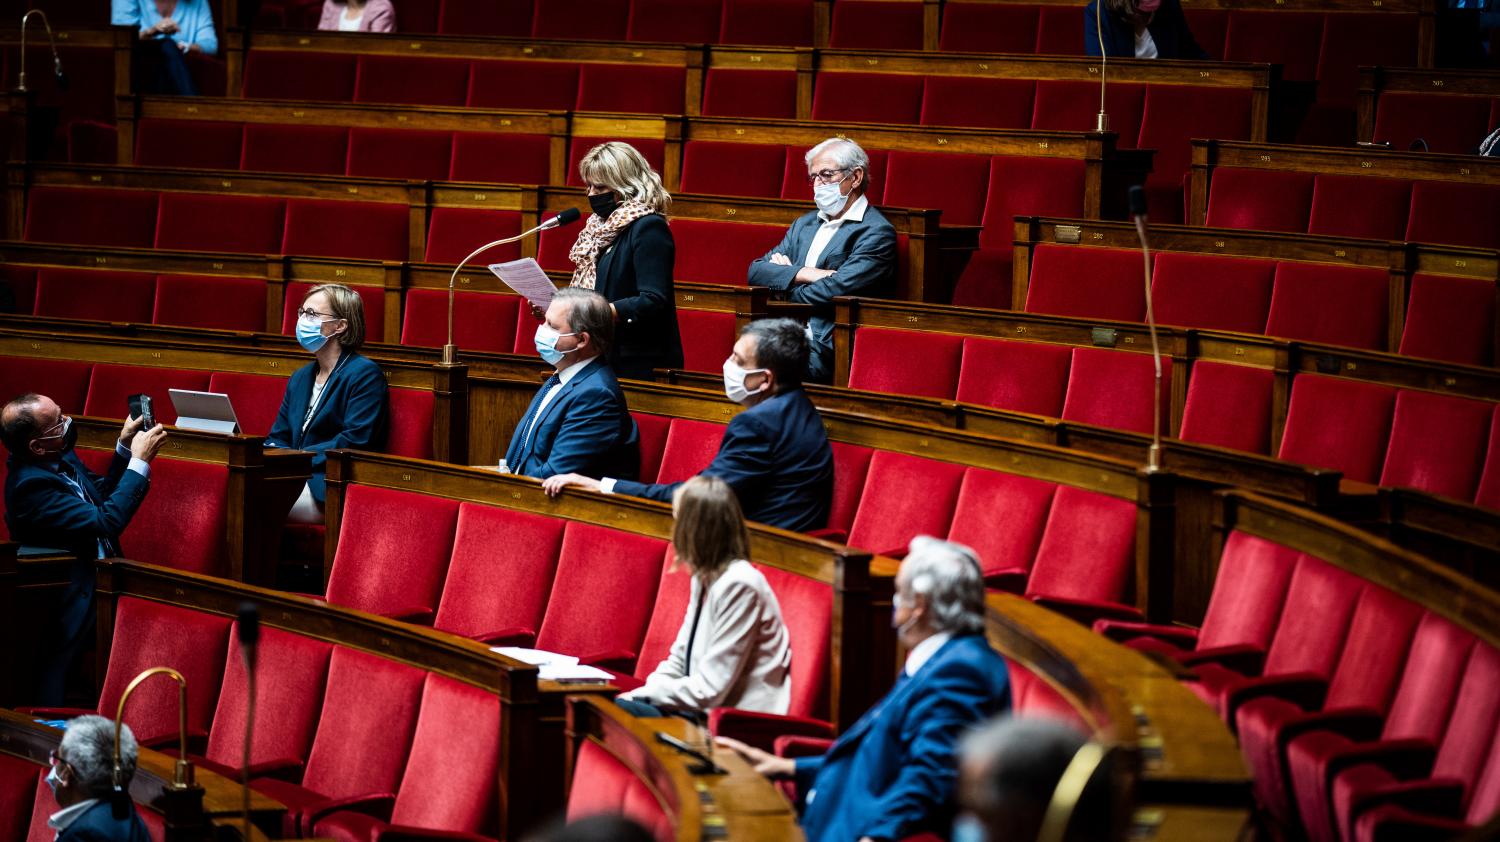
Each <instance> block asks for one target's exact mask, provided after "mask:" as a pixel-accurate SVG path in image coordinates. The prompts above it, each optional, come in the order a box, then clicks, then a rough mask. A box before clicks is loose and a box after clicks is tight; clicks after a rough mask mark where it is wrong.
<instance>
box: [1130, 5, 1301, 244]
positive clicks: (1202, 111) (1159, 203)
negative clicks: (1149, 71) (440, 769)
mask: <svg viewBox="0 0 1500 842" xmlns="http://www.w3.org/2000/svg"><path fill="white" fill-rule="evenodd" d="M1277 14H1281V13H1280V12H1278V13H1277ZM1250 111H1251V91H1250V89H1249V88H1203V87H1195V86H1192V85H1157V84H1152V85H1148V86H1147V87H1146V105H1145V109H1144V111H1143V113H1142V115H1141V134H1140V140H1139V141H1138V142H1137V143H1136V145H1137V146H1139V147H1140V148H1142V149H1155V150H1157V152H1156V158H1155V160H1154V162H1153V164H1152V169H1151V174H1150V175H1148V176H1147V177H1146V193H1147V196H1148V197H1149V199H1150V203H1151V218H1152V220H1154V221H1160V222H1167V223H1171V222H1180V221H1182V179H1183V176H1184V175H1185V174H1186V173H1187V171H1188V164H1189V163H1190V162H1191V158H1192V139H1193V138H1195V137H1211V138H1217V139H1220V140H1249V139H1250Z"/></svg>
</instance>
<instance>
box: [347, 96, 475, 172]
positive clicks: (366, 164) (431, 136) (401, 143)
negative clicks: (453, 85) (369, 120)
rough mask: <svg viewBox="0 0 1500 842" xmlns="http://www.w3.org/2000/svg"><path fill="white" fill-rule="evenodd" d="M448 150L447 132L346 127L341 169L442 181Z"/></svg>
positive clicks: (450, 136) (450, 146) (449, 160)
mask: <svg viewBox="0 0 1500 842" xmlns="http://www.w3.org/2000/svg"><path fill="white" fill-rule="evenodd" d="M460 104H462V103H460ZM452 153H453V134H452V133H451V132H442V131H417V130H412V129H379V128H373V127H368V126H355V127H354V128H351V129H350V130H349V160H348V163H347V165H346V167H345V173H346V174H348V175H353V176H371V177H374V178H409V179H415V180H417V181H443V180H445V179H446V178H448V172H449V169H450V167H451V164H452Z"/></svg>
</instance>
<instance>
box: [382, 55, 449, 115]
mask: <svg viewBox="0 0 1500 842" xmlns="http://www.w3.org/2000/svg"><path fill="white" fill-rule="evenodd" d="M468 92H469V62H468V61H467V60H465V59H450V58H435V57H432V56H391V55H376V54H368V53H363V54H360V56H359V71H358V73H357V75H356V76H355V79H354V101H355V102H382V103H395V104H401V105H448V106H462V105H463V104H464V101H465V100H466V99H467V98H468Z"/></svg>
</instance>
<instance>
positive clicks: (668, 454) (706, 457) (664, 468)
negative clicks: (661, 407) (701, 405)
mask: <svg viewBox="0 0 1500 842" xmlns="http://www.w3.org/2000/svg"><path fill="white" fill-rule="evenodd" d="M723 439H724V425H723V424H716V423H714V422H712V421H693V420H691V419H687V418H674V419H672V426H671V429H670V431H668V433H667V441H666V444H665V445H664V446H663V448H662V453H661V467H660V469H659V471H658V473H657V476H656V481H657V482H660V483H672V482H682V481H683V480H686V479H689V478H691V477H694V476H697V475H698V472H699V471H702V470H703V469H704V468H707V467H708V464H709V463H710V462H712V461H713V459H714V456H715V455H716V454H717V453H718V452H719V442H721V441H722V440H723Z"/></svg>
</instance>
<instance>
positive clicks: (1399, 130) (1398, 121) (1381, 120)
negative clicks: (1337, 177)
mask: <svg viewBox="0 0 1500 842" xmlns="http://www.w3.org/2000/svg"><path fill="white" fill-rule="evenodd" d="M1489 131H1490V100H1489V98H1488V97H1482V96H1454V95H1452V94H1437V93H1424V92H1419V91H1389V92H1384V93H1381V94H1380V97H1379V99H1377V100H1375V133H1374V137H1373V138H1372V139H1373V140H1376V141H1386V142H1388V143H1390V144H1391V147H1392V148H1394V149H1410V148H1411V145H1412V142H1413V141H1415V140H1416V139H1417V138H1421V139H1422V140H1425V141H1426V142H1427V148H1428V150H1429V151H1432V152H1441V153H1446V154H1451V155H1469V154H1473V152H1474V151H1475V150H1476V149H1478V148H1479V141H1480V140H1483V139H1484V136H1485V135H1486V134H1488V133H1489Z"/></svg>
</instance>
